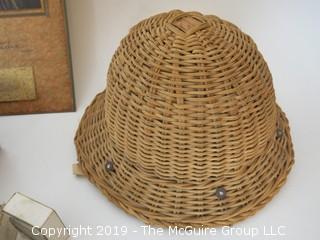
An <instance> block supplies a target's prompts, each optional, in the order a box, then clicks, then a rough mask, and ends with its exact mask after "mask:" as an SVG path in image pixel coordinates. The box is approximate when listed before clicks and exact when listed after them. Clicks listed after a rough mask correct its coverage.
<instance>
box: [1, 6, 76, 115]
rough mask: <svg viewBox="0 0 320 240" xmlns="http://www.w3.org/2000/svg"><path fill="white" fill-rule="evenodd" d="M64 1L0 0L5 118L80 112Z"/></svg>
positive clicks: (2, 85) (2, 103) (2, 92)
mask: <svg viewBox="0 0 320 240" xmlns="http://www.w3.org/2000/svg"><path fill="white" fill-rule="evenodd" d="M70 56H71V55H70V47H69V37H68V29H67V22H66V13H65V1H63V0H0V115H12V114H29V113H50V112H69V111H74V110H75V101H74V93H73V79H72V64H71V57H70Z"/></svg>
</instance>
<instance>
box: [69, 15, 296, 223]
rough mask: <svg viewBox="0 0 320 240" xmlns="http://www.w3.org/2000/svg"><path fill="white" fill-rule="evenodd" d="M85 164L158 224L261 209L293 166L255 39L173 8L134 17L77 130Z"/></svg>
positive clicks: (238, 216)
mask: <svg viewBox="0 0 320 240" xmlns="http://www.w3.org/2000/svg"><path fill="white" fill-rule="evenodd" d="M75 143H76V147H77V153H78V159H79V165H80V167H81V169H82V171H83V173H84V174H85V175H86V176H87V177H88V178H89V179H90V181H92V182H93V183H94V184H95V185H96V186H97V187H98V188H99V189H100V190H101V191H102V192H103V194H104V195H106V196H107V197H108V198H109V199H110V200H111V201H112V202H114V203H115V204H116V205H118V206H119V207H121V208H123V209H124V210H125V211H126V212H127V213H129V214H132V215H134V216H136V217H137V218H139V219H141V220H142V221H144V222H145V223H148V224H153V225H158V226H173V225H174V226H181V227H184V226H194V227H202V226H220V225H230V224H233V223H236V222H238V221H240V220H242V219H244V218H246V217H248V216H250V215H252V214H254V213H255V212H256V211H257V210H259V209H260V208H262V207H263V206H264V205H265V204H266V203H267V202H269V201H270V200H271V198H272V197H273V196H274V195H275V194H276V193H277V192H278V190H279V188H280V187H281V186H282V185H283V183H284V182H285V180H286V177H287V175H288V173H289V171H290V169H291V166H292V164H293V149H292V143H291V138H290V133H289V126H288V121H287V119H286V117H285V114H284V113H283V112H282V111H281V109H280V108H279V107H278V105H277V104H276V101H275V94H274V90H273V85H272V77H271V74H270V72H269V69H268V66H267V64H266V62H265V61H264V59H263V57H262V55H261V53H260V52H259V51H258V49H257V47H256V45H255V43H254V42H253V40H252V39H251V38H250V37H249V36H248V35H246V34H244V33H243V32H241V31H240V30H239V28H237V27H236V26H234V25H233V24H231V23H229V22H227V21H224V20H221V19H220V18H218V17H216V16H204V15H202V14H200V13H197V12H182V11H171V12H168V13H163V14H159V15H156V16H153V17H151V18H148V19H146V20H144V21H142V22H140V23H139V24H137V25H135V26H134V27H133V28H132V29H131V30H130V32H129V34H128V35H127V36H126V37H125V38H124V39H123V40H122V41H121V44H120V46H119V48H118V49H117V51H116V53H115V54H114V56H113V59H112V62H111V64H110V67H109V72H108V79H107V88H106V90H105V91H103V92H102V93H100V94H98V95H97V96H96V98H95V99H94V101H93V102H92V103H91V105H90V106H89V107H88V108H87V110H86V112H85V114H84V116H83V118H82V120H81V123H80V126H79V129H78V131H77V134H76V137H75Z"/></svg>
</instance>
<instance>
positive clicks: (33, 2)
mask: <svg viewBox="0 0 320 240" xmlns="http://www.w3.org/2000/svg"><path fill="white" fill-rule="evenodd" d="M46 9H47V6H46V0H0V17H5V16H22V15H41V14H46Z"/></svg>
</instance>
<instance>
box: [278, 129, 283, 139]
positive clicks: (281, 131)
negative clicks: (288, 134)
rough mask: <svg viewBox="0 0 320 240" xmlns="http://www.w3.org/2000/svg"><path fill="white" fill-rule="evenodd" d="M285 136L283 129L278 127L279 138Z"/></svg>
mask: <svg viewBox="0 0 320 240" xmlns="http://www.w3.org/2000/svg"><path fill="white" fill-rule="evenodd" d="M282 136H283V130H282V129H281V128H277V138H281V137H282Z"/></svg>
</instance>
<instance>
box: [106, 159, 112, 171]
mask: <svg viewBox="0 0 320 240" xmlns="http://www.w3.org/2000/svg"><path fill="white" fill-rule="evenodd" d="M106 170H107V171H108V172H113V171H114V167H113V162H112V161H111V160H108V161H107V162H106Z"/></svg>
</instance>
